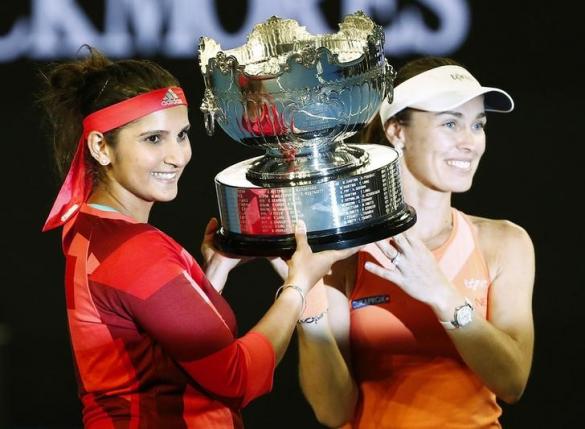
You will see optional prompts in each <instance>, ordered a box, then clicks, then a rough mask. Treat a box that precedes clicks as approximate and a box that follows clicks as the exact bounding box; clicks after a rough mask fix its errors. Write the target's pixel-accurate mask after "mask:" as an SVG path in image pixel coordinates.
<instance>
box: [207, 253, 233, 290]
mask: <svg viewBox="0 0 585 429" xmlns="http://www.w3.org/2000/svg"><path fill="white" fill-rule="evenodd" d="M232 268H233V266H232V265H230V264H228V263H226V262H225V261H223V260H222V259H221V258H213V259H211V260H210V261H209V263H208V264H207V265H206V266H205V277H207V279H208V280H209V282H210V283H211V284H212V286H213V288H214V289H215V290H216V291H218V292H219V293H221V291H222V290H223V287H224V286H225V283H226V281H227V278H228V274H229V272H230V270H231V269H232Z"/></svg>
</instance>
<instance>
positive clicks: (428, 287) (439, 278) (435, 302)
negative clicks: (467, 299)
mask: <svg viewBox="0 0 585 429" xmlns="http://www.w3.org/2000/svg"><path fill="white" fill-rule="evenodd" d="M376 245H377V246H378V248H379V249H380V250H381V251H382V253H383V254H384V255H385V256H386V257H387V258H388V260H389V261H387V262H386V263H385V266H381V265H378V264H376V263H373V262H367V263H366V265H365V268H366V270H368V271H369V272H371V273H373V274H375V275H377V276H379V277H382V278H384V279H386V280H389V281H391V282H392V283H394V284H396V285H397V286H399V287H400V288H402V289H403V290H404V291H405V292H406V293H407V294H409V295H410V296H411V297H413V298H414V299H417V300H419V301H422V302H424V303H427V304H429V305H430V306H431V307H433V308H435V309H438V308H441V307H443V306H444V304H445V303H446V302H449V301H451V300H455V301H457V300H458V298H457V297H456V295H457V291H456V290H455V289H454V288H453V287H452V286H451V284H450V282H449V280H448V279H447V278H446V277H445V275H444V274H443V272H442V271H441V269H440V268H439V265H438V264H437V262H436V260H435V257H434V256H433V254H432V252H431V251H430V250H429V249H428V248H427V247H426V245H425V244H424V242H423V241H422V240H420V239H419V238H417V237H416V236H414V234H411V233H409V232H405V233H402V234H398V235H396V236H394V237H392V238H391V239H390V240H387V239H386V240H382V241H378V242H377V243H376Z"/></svg>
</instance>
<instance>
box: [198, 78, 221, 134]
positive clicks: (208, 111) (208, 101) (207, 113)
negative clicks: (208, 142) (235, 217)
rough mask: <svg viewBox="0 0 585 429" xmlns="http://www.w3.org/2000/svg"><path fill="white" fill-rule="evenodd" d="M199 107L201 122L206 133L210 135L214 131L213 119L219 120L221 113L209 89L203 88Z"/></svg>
mask: <svg viewBox="0 0 585 429" xmlns="http://www.w3.org/2000/svg"><path fill="white" fill-rule="evenodd" d="M200 109H201V111H202V112H203V122H204V123H205V130H206V131H207V135H208V136H212V135H213V133H214V132H215V120H216V119H218V120H219V119H220V118H221V116H222V114H223V113H222V111H221V109H220V108H219V107H218V106H217V103H216V102H215V97H214V95H213V93H212V92H211V90H210V89H206V90H205V95H204V96H203V101H202V102H201V107H200Z"/></svg>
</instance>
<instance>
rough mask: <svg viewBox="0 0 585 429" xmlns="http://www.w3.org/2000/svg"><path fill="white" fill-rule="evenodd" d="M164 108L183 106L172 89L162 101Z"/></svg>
mask: <svg viewBox="0 0 585 429" xmlns="http://www.w3.org/2000/svg"><path fill="white" fill-rule="evenodd" d="M160 104H161V105H162V106H170V105H173V104H183V102H182V101H181V99H180V98H179V96H178V95H177V94H175V93H174V92H173V90H172V89H170V88H169V90H168V91H167V93H166V94H165V96H164V97H163V99H162V101H161V102H160Z"/></svg>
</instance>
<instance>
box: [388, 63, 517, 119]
mask: <svg viewBox="0 0 585 429" xmlns="http://www.w3.org/2000/svg"><path fill="white" fill-rule="evenodd" d="M478 95H485V98H484V106H485V110H487V111H492V112H510V111H512V109H514V100H512V97H510V95H509V94H508V93H507V92H506V91H502V90H501V89H498V88H491V87H488V86H481V85H480V83H479V82H478V81H477V80H476V79H475V78H474V77H473V76H472V75H471V73H469V72H468V71H467V70H465V69H464V68H463V67H460V66H441V67H436V68H434V69H431V70H428V71H426V72H423V73H420V74H418V75H416V76H414V77H412V78H410V79H408V80H406V81H404V82H402V83H401V84H400V85H398V86H397V87H396V88H394V100H393V102H392V104H390V103H388V101H386V99H384V101H383V102H382V105H381V106H380V119H381V120H382V125H384V124H385V123H386V121H387V120H388V119H390V118H391V117H392V116H394V115H396V114H397V113H398V112H400V111H401V110H404V109H406V108H407V107H411V108H413V109H419V110H426V111H428V112H443V111H446V110H449V109H453V108H455V107H457V106H460V105H461V104H463V103H466V102H467V101H469V100H471V99H472V98H475V97H477V96H478Z"/></svg>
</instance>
